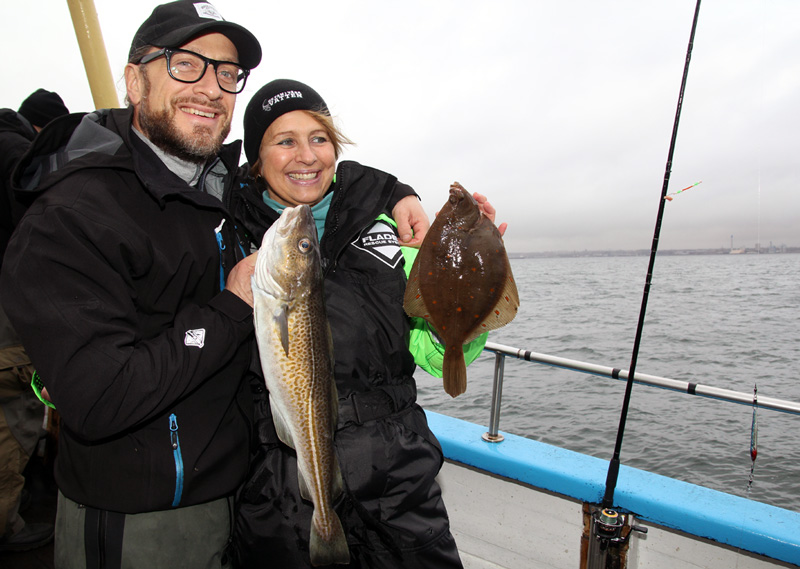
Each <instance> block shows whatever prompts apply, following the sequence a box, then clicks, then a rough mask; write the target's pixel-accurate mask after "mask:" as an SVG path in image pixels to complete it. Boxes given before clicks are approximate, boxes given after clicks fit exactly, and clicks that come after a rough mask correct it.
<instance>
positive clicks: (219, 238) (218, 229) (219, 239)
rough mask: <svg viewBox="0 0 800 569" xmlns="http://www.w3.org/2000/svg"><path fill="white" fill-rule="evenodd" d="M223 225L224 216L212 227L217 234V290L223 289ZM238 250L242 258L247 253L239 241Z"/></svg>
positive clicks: (224, 247)
mask: <svg viewBox="0 0 800 569" xmlns="http://www.w3.org/2000/svg"><path fill="white" fill-rule="evenodd" d="M223 225H225V218H223V219H222V221H221V222H220V223H219V225H218V226H217V227H216V228H215V229H214V233H215V234H216V236H217V246H218V247H219V290H225V264H224V263H223V262H222V257H223V255H224V254H225V253H224V251H225V249H227V247H226V246H225V240H224V239H223V238H222V226H223ZM239 251H241V253H242V258H244V257H246V256H247V253H246V252H245V250H244V247H242V244H241V243H239Z"/></svg>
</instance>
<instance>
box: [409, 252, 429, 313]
mask: <svg viewBox="0 0 800 569" xmlns="http://www.w3.org/2000/svg"><path fill="white" fill-rule="evenodd" d="M403 309H404V310H405V311H406V314H408V315H409V316H414V317H417V318H425V317H426V316H428V308H427V307H426V306H425V299H424V298H423V297H422V291H421V290H420V287H419V256H417V258H416V259H414V264H413V265H411V272H410V273H409V274H408V283H406V290H405V293H404V295H403Z"/></svg>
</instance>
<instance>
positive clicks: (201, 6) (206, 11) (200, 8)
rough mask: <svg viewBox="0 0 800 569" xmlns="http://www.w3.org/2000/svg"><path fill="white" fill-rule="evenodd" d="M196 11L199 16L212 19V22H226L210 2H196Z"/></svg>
mask: <svg viewBox="0 0 800 569" xmlns="http://www.w3.org/2000/svg"><path fill="white" fill-rule="evenodd" d="M194 9H195V10H197V15H198V16H200V17H201V18H211V19H212V20H218V21H220V22H222V21H224V20H225V18H223V17H222V14H220V13H219V12H218V11H217V9H216V8H214V6H212V5H211V4H209V3H208V2H195V4H194Z"/></svg>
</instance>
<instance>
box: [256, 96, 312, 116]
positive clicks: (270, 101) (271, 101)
mask: <svg viewBox="0 0 800 569" xmlns="http://www.w3.org/2000/svg"><path fill="white" fill-rule="evenodd" d="M302 98H303V93H301V92H300V91H284V92H283V93H278V94H277V95H275V96H274V97H270V98H269V99H264V102H263V103H261V108H262V109H264V112H266V113H268V112H270V111H271V110H272V106H273V105H276V104H277V103H280V102H281V101H285V100H286V99H302Z"/></svg>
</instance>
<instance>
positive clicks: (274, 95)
mask: <svg viewBox="0 0 800 569" xmlns="http://www.w3.org/2000/svg"><path fill="white" fill-rule="evenodd" d="M244 133H245V134H244V149H245V154H246V156H247V159H248V162H249V165H248V166H247V167H245V169H246V170H247V172H248V173H249V176H248V177H247V179H246V180H245V181H243V183H242V184H241V189H240V191H236V192H232V194H231V195H230V196H227V197H228V199H229V207H231V209H232V211H233V213H234V216H235V217H236V218H237V219H238V220H239V222H240V223H241V224H242V225H243V226H244V227H245V229H246V230H247V232H248V234H249V237H250V240H251V242H252V243H253V244H254V245H255V246H258V245H259V244H260V243H261V240H262V238H263V235H264V233H265V232H266V230H267V229H268V228H269V226H270V225H272V223H273V222H274V221H275V220H277V219H278V217H279V215H280V212H281V211H282V210H283V208H285V207H294V206H296V205H299V204H307V205H309V206H311V208H312V213H313V215H314V219H315V222H316V226H317V232H318V236H319V239H320V253H321V257H322V266H323V273H324V294H325V303H326V309H327V313H328V319H329V323H330V328H331V336H332V338H333V343H334V350H333V351H334V358H335V365H334V375H335V379H336V387H337V390H338V396H339V423H338V427H337V429H336V433H335V446H336V452H337V456H338V460H339V464H340V467H341V471H342V476H343V478H344V486H345V491H344V495H343V497H342V498H341V499H339V500H338V501H337V503H336V504H334V508H335V510H336V512H337V514H338V515H339V518H340V519H341V521H342V524H343V526H344V529H345V533H346V536H347V541H348V546H349V552H350V567H358V568H363V569H379V568H398V569H400V568H403V569H410V568H437V569H440V568H444V569H447V568H460V567H461V566H462V565H461V561H460V558H459V555H458V550H457V548H456V544H455V540H454V539H453V536H452V535H451V533H450V527H449V521H448V517H447V512H446V510H445V506H444V503H443V502H442V497H441V490H440V488H439V486H438V484H437V483H436V481H435V477H436V475H437V474H438V472H439V469H440V467H441V465H442V462H443V456H442V451H441V447H440V446H439V443H438V441H437V440H436V437H435V436H434V435H433V433H432V432H431V431H430V429H429V428H428V424H427V420H426V417H425V414H424V412H423V411H422V409H421V408H420V406H419V405H418V404H417V403H416V383H415V380H414V377H413V374H414V370H415V357H414V354H412V352H415V353H420V354H423V353H424V352H425V350H428V349H430V344H431V343H432V340H431V337H430V334H429V333H428V332H427V330H425V331H424V332H423V333H422V334H412V331H411V328H412V322H411V319H409V318H408V317H407V316H406V314H405V312H404V311H403V292H404V290H405V284H406V273H405V271H404V262H403V255H404V252H403V251H401V247H400V246H399V245H400V243H399V241H398V239H397V234H396V228H395V224H394V222H393V220H392V219H391V218H390V216H391V214H392V211H393V209H394V208H395V206H396V204H397V203H398V202H399V201H400V200H401V199H402V198H404V197H408V196H414V195H415V194H414V192H413V190H412V189H411V188H410V187H409V186H407V185H405V184H402V183H400V182H398V181H397V179H396V178H395V177H394V176H392V175H390V174H387V173H386V172H382V171H380V170H376V169H374V168H370V167H368V166H363V165H361V164H358V163H356V162H352V161H343V162H341V163H339V164H338V165H337V163H336V161H337V159H338V157H339V155H340V153H341V149H342V145H343V144H347V143H349V141H348V140H347V138H345V137H344V136H343V135H342V134H341V132H340V131H339V130H338V129H337V128H336V126H335V125H334V123H333V120H332V119H331V116H330V112H329V110H328V107H327V105H326V104H325V101H324V100H323V99H322V97H321V96H320V95H319V94H318V93H317V92H316V91H314V90H313V89H312V88H311V87H309V86H308V85H305V84H303V83H300V82H298V81H293V80H287V79H280V80H276V81H272V82H270V83H268V84H267V85H265V86H264V87H262V88H261V89H260V90H259V91H258V92H257V93H256V94H255V95H254V96H253V98H252V100H251V101H250V103H249V104H248V105H247V109H246V111H245V115H244ZM414 199H416V198H414ZM484 201H485V200H484ZM484 208H485V210H486V213H487V214H488V215H490V217H491V218H493V217H494V216H493V214H494V210H493V209H492V208H491V206H490V205H489V204H488V203H486V204H484ZM395 213H396V212H395ZM424 227H425V228H427V219H425V220H424ZM406 268H410V263H408V266H407V267H406ZM410 337H411V338H412V339H411V340H410V341H409V338H410ZM415 338H416V339H415ZM482 340H483V341H485V337H483V338H482ZM478 341H479V340H476V342H478ZM409 342H411V343H412V344H415V345H412V346H411V347H410V346H409ZM426 342H427V344H428V345H425V343H426ZM482 346H483V343H482V342H481V343H480V345H479V347H478V349H477V350H475V351H474V355H475V357H477V355H478V354H479V353H480V349H481V348H482ZM473 359H474V358H473ZM423 360H424V358H420V361H419V362H418V364H419V365H425V366H426V369H429V371H431V373H434V374H436V370H435V369H430V368H429V367H428V366H427V362H423ZM440 374H441V371H439V377H441V375H440ZM253 387H254V397H255V404H256V420H257V433H256V437H257V439H258V440H257V441H256V442H257V448H255V449H254V451H253V460H252V463H251V468H250V473H249V475H248V480H247V481H246V483H245V486H244V488H243V489H242V492H241V496H240V500H239V505H238V511H237V516H236V527H235V530H234V544H233V546H234V559H235V562H236V563H237V564H238V566H239V567H242V568H248V567H259V566H264V567H281V568H283V567H292V568H302V567H310V560H309V528H310V525H311V515H312V513H313V505H312V504H311V502H308V501H305V500H303V499H302V498H301V497H300V493H299V490H298V479H297V461H296V455H295V453H294V451H293V450H292V449H290V448H289V447H287V446H286V445H284V444H283V443H281V442H280V441H279V439H278V436H277V434H276V432H275V427H274V424H273V422H272V417H271V414H270V409H269V401H268V398H267V396H266V393H265V388H264V384H263V383H260V384H258V385H254V386H253ZM339 562H341V561H339Z"/></svg>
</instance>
